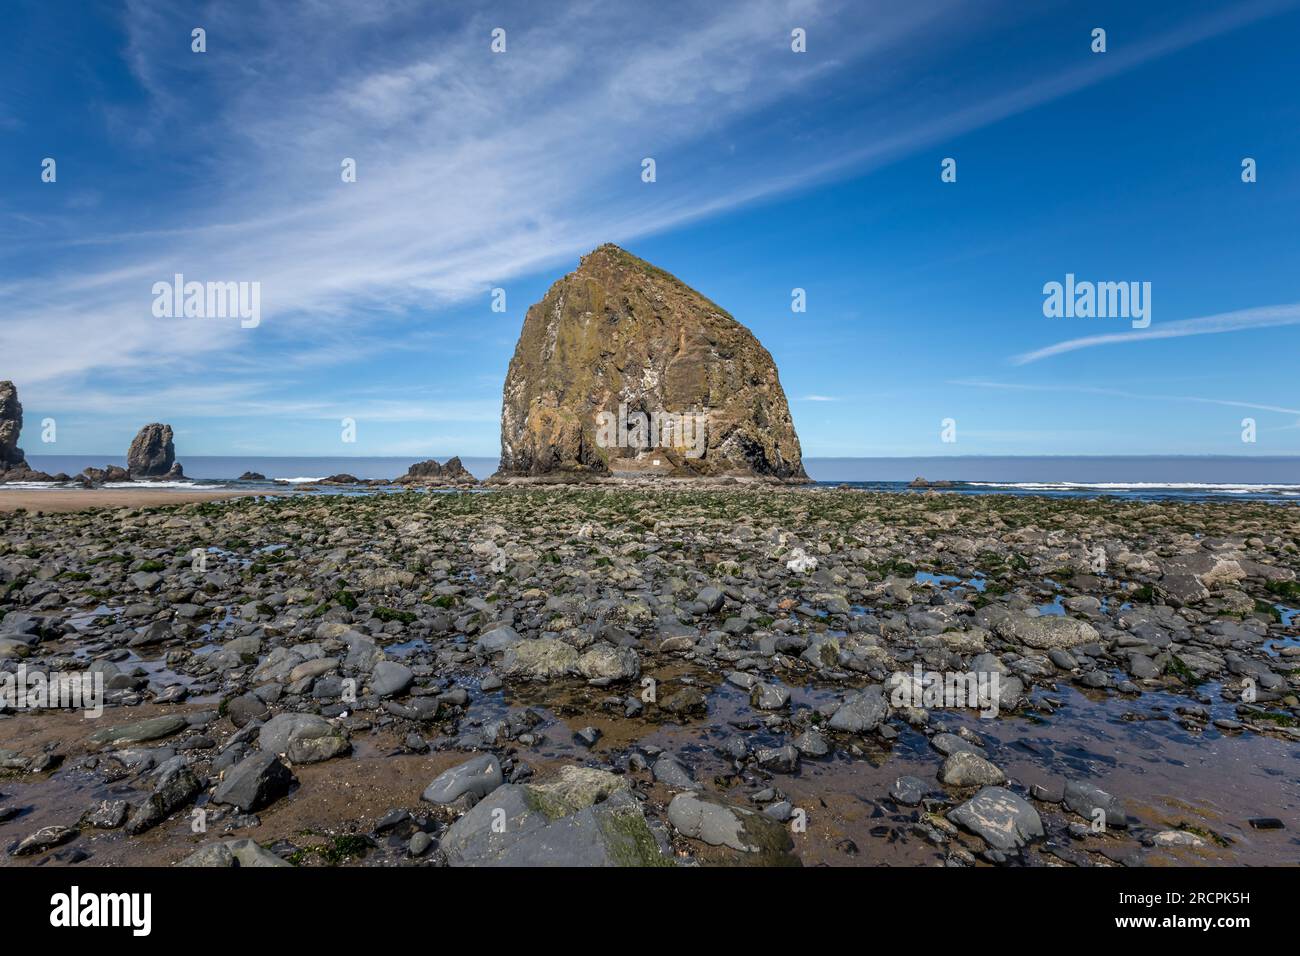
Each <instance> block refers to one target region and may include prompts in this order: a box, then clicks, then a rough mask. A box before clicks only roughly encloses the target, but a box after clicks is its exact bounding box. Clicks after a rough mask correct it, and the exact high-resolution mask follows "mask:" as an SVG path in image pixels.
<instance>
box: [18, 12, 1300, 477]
mask: <svg viewBox="0 0 1300 956" xmlns="http://www.w3.org/2000/svg"><path fill="white" fill-rule="evenodd" d="M86 6H87V7H88V9H86V10H83V11H81V12H79V13H77V14H76V15H74V14H73V13H71V12H70V11H71V9H72V7H70V6H65V5H63V4H48V3H36V2H19V3H17V4H9V5H7V7H6V11H5V16H6V18H7V23H6V30H5V31H4V33H3V36H0V80H2V82H0V90H3V93H0V137H3V141H4V148H3V149H2V150H0V180H2V181H3V182H4V184H5V188H4V189H3V190H0V378H11V379H13V380H14V381H15V382H16V383H17V385H18V387H19V391H20V396H21V398H22V401H23V404H24V406H25V409H26V418H27V427H26V429H25V430H24V435H23V442H22V444H23V446H24V447H25V448H26V450H27V452H28V454H29V455H31V454H59V453H62V454H92V453H104V454H121V452H122V450H124V449H125V447H126V445H127V444H128V443H129V441H130V439H131V436H132V435H133V434H134V432H135V431H136V429H137V428H138V427H139V426H140V425H141V424H143V423H145V422H147V421H155V420H161V421H167V422H170V423H171V424H172V425H173V426H174V427H175V429H176V432H177V439H176V441H177V450H178V455H179V457H181V459H182V460H183V459H184V457H185V455H186V454H190V455H204V454H234V455H240V454H247V455H258V454H263V455H293V454H304V455H305V454H316V455H333V454H339V455H345V454H348V455H351V454H355V455H403V456H407V455H409V456H425V455H437V456H446V455H451V454H461V455H494V454H496V452H497V451H498V449H499V432H498V416H499V413H500V400H501V384H502V381H503V380H504V376H505V371H506V367H507V365H508V363H509V360H510V356H511V353H512V351H513V348H514V342H515V338H516V336H517V334H518V331H519V326H520V324H521V322H522V319H523V313H524V311H525V310H526V308H527V307H528V305H530V304H531V303H533V302H535V301H536V300H538V299H539V298H540V297H541V296H542V294H543V293H544V292H545V290H546V288H547V287H548V286H549V285H550V283H551V282H553V281H554V280H555V279H556V278H558V277H559V276H561V275H563V274H564V273H566V272H568V271H570V270H571V269H572V268H574V267H575V266H576V264H577V260H578V257H579V256H580V255H582V254H583V253H585V252H587V251H589V250H590V249H591V248H593V247H595V246H597V245H599V244H600V243H602V242H607V241H612V242H617V243H619V244H621V245H623V246H625V247H626V248H628V249H629V250H631V251H633V252H634V253H636V254H637V255H640V256H642V257H643V258H645V259H648V260H649V261H651V262H653V263H655V264H656V265H658V266H660V267H662V268H664V269H667V270H669V271H670V272H673V273H675V274H676V275H678V276H679V277H681V278H682V279H683V280H684V281H686V282H687V283H689V284H691V285H692V286H694V287H695V288H697V289H699V290H700V291H701V292H703V293H704V294H705V295H707V296H709V297H710V298H711V299H713V300H714V301H716V302H718V303H719V304H721V305H723V306H724V307H725V308H727V309H728V310H729V311H731V312H732V314H733V315H735V316H736V317H737V318H738V319H739V320H740V321H742V322H744V323H745V324H746V325H747V326H748V327H749V328H750V329H752V330H753V331H754V333H755V334H756V335H757V336H758V337H759V339H760V341H762V342H763V344H764V345H765V346H766V347H767V348H768V349H769V350H770V351H771V352H772V354H773V355H774V357H775V358H776V361H777V364H778V368H779V369H780V373H781V379H782V382H783V384H784V386H785V389H786V393H787V395H788V397H789V399H790V403H791V409H792V411H793V414H794V419H795V424H796V427H797V429H798V432H799V435H800V438H801V441H802V443H803V447H804V453H805V455H808V456H853V455H864V456H874V455H929V454H961V455H979V454H989V455H993V454H1013V455H1014V454H1026V455H1044V454H1259V455H1279V454H1283V455H1285V454H1300V393H1298V390H1297V388H1296V385H1295V382H1296V380H1297V374H1296V365H1297V356H1300V241H1297V223H1300V175H1298V173H1300V160H1298V159H1297V156H1298V155H1300V100H1297V98H1296V97H1295V95H1294V94H1295V90H1296V89H1297V81H1298V80H1300V70H1298V69H1297V66H1296V59H1295V49H1296V45H1297V41H1298V40H1300V5H1298V4H1297V3H1296V2H1293V0H1246V2H1236V3H1205V2H1197V0H1180V2H1177V3H1174V2H1169V3H1165V2H1144V3H1141V4H1133V3H1128V2H1125V3H1106V2H1095V0H1094V2H1052V0H1044V2H1036V3H1033V4H1025V3H1023V2H1010V3H997V2H990V3H980V4H972V3H967V2H959V0H951V2H930V0H917V2H911V3H907V4H899V3H895V2H885V0H881V2H864V0H852V2H850V0H845V2H832V0H825V2H818V0H754V2H751V3H746V4H701V3H673V2H666V3H665V2H661V3H658V4H654V5H648V4H641V3H635V4H634V3H631V2H600V3H597V2H580V3H560V2H555V3H546V4H537V3H517V4H510V3H496V2H484V3H477V4H473V5H466V4H451V3H445V4H427V3H425V4H422V3H414V2H405V0H385V2H371V3H366V4H357V3H353V2H350V0H313V2H310V3H288V2H281V0H275V2H266V3H260V4H259V3H244V4H212V5H208V4H186V3H176V2H170V0H169V2H161V0H159V2H144V0H138V2H137V0H133V2H124V3H110V2H103V3H100V4H95V5H86ZM196 26H201V27H203V28H204V29H205V30H206V31H207V47H208V51H207V52H206V53H203V54H197V53H193V52H191V49H190V46H191V30H192V29H193V28H194V27H196ZM496 27H502V28H504V29H505V30H506V37H507V47H506V52H505V53H502V54H493V53H492V52H491V50H490V42H491V32H492V30H493V29H494V28H496ZM795 27H801V28H804V29H805V30H806V31H807V38H808V39H807V52H806V53H802V54H797V53H794V52H792V51H791V49H790V31H791V30H792V29H793V28H795ZM1095 27H1102V28H1105V29H1106V31H1107V37H1106V39H1107V51H1106V52H1105V53H1093V52H1092V51H1091V49H1090V45H1091V42H1092V40H1091V31H1092V30H1093V28H1095ZM45 157H53V158H54V159H55V160H56V162H57V180H56V181H55V182H53V183H45V182H42V181H41V163H42V160H43V159H44V158H45ZM345 157H350V158H353V159H355V160H356V162H357V169H358V177H357V182H355V183H344V182H342V181H341V177H340V162H341V161H342V159H343V158H345ZM645 157H653V158H654V159H655V161H656V164H657V181H656V182H654V183H644V182H642V180H641V162H642V159H643V158H645ZM945 157H952V158H954V159H956V161H957V181H956V182H955V183H944V182H942V181H941V178H940V164H941V161H942V160H943V159H944V158H945ZM1244 157H1252V158H1254V159H1255V160H1256V161H1257V164H1258V181H1257V182H1255V183H1252V184H1246V183H1243V182H1242V181H1241V162H1242V159H1243V158H1244ZM176 272H181V273H183V274H185V276H186V277H187V279H191V280H199V281H250V282H251V281H257V282H259V283H260V284H261V301H262V320H261V324H260V325H259V326H258V327H257V328H241V327H240V325H239V323H238V321H235V320H221V319H184V318H157V317H155V316H154V315H153V314H152V311H151V307H152V305H153V294H152V286H153V284H154V283H155V282H157V281H170V279H171V277H172V275H173V274H174V273H176ZM1067 273H1073V274H1075V275H1076V276H1077V277H1078V278H1079V279H1080V280H1093V281H1138V282H1150V283H1151V289H1152V293H1151V318H1152V322H1151V325H1150V327H1149V328H1147V329H1144V330H1136V329H1133V328H1132V327H1131V325H1130V322H1129V321H1128V320H1126V319H1122V318H1047V317H1045V316H1044V315H1043V309H1042V305H1043V285H1044V283H1047V282H1051V281H1064V279H1065V276H1066V274H1067ZM494 287H501V288H504V289H505V290H506V293H507V306H508V307H507V311H506V312H505V313H496V312H493V311H491V308H490V305H491V295H490V290H491V289H492V288H494ZM796 287H798V288H803V289H805V290H806V292H807V301H808V308H807V312H806V313H793V312H792V311H791V309H790V301H791V290H792V289H794V288H796ZM47 417H49V418H53V419H54V420H55V421H56V422H57V439H58V440H57V443H56V444H53V445H48V444H46V445H42V444H41V440H40V425H39V423H40V421H41V420H42V419H44V418H47ZM1245 417H1252V418H1254V419H1255V421H1256V427H1257V441H1256V442H1255V443H1254V444H1246V443H1243V442H1242V441H1241V432H1242V427H1241V421H1242V419H1243V418H1245ZM343 418H352V419H354V420H355V421H356V423H357V428H356V437H357V440H356V442H355V443H344V442H343V441H342V428H341V424H340V423H341V420H342V419H343ZM946 418H951V419H953V420H955V422H956V438H957V440H956V442H955V443H944V442H942V441H941V423H942V421H943V420H944V419H946Z"/></svg>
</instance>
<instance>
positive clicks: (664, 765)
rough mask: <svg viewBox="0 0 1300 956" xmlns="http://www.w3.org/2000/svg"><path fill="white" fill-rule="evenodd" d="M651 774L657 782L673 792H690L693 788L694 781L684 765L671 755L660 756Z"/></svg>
mask: <svg viewBox="0 0 1300 956" xmlns="http://www.w3.org/2000/svg"><path fill="white" fill-rule="evenodd" d="M651 772H652V773H653V774H654V778H655V779H656V780H657V781H659V782H660V783H662V784H663V785H664V786H666V787H670V788H671V789H673V790H690V789H692V788H693V787H694V786H695V780H694V778H693V777H692V776H691V772H690V771H689V770H688V769H687V768H686V765H685V764H683V763H682V762H681V761H680V760H678V759H677V758H676V757H674V756H673V755H672V754H663V755H661V756H660V757H659V759H658V760H656V761H655V763H654V767H653V769H652V771H651Z"/></svg>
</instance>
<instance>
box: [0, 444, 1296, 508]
mask: <svg viewBox="0 0 1300 956" xmlns="http://www.w3.org/2000/svg"><path fill="white" fill-rule="evenodd" d="M420 460H422V459H421V458H419V457H416V456H410V457H401V458H398V457H382V458H364V457H345V456H330V457H325V456H322V457H316V458H311V457H284V458H272V457H255V456H203V455H190V456H185V457H184V458H182V459H181V464H182V465H183V466H184V468H185V474H186V475H187V476H188V477H189V479H190V480H189V481H186V482H183V483H180V482H178V483H175V486H176V487H186V488H196V489H204V488H211V489H219V488H223V487H228V486H231V485H238V486H239V487H245V488H250V487H251V488H255V487H258V486H261V485H265V486H266V487H268V488H269V487H283V484H279V483H280V482H287V483H289V484H293V485H308V484H310V483H312V482H314V481H317V480H319V479H321V478H326V477H329V476H330V475H336V474H340V473H346V474H350V475H354V476H355V477H357V478H361V479H366V480H370V479H391V478H395V477H397V476H398V475H401V474H404V473H405V472H406V469H407V467H408V466H409V465H411V464H412V463H414V462H416V461H420ZM439 460H445V459H441V458H440V459H439ZM461 460H462V461H463V462H464V465H465V467H466V468H467V469H469V471H470V472H471V473H472V474H473V475H474V476H475V477H477V478H486V477H488V476H489V475H491V474H492V473H493V472H494V471H495V470H496V467H497V459H496V458H473V457H469V458H462V459H461ZM28 462H29V464H30V465H31V467H32V468H35V469H37V470H39V471H44V472H47V473H49V474H58V473H59V472H63V473H65V474H69V475H75V474H77V473H79V472H80V471H81V470H82V469H84V468H86V467H88V466H94V467H97V468H102V467H104V466H105V465H107V464H116V465H122V466H125V465H126V459H125V458H122V457H118V456H106V455H29V456H28ZM804 467H805V469H806V470H807V472H808V475H809V476H810V477H811V478H812V479H813V480H814V481H816V482H817V483H818V484H821V485H840V484H847V485H850V486H853V487H861V488H871V489H878V490H882V491H903V490H906V489H907V487H908V483H909V482H911V481H912V479H914V478H917V477H921V478H925V479H926V480H928V481H949V482H953V483H954V485H953V487H952V488H950V489H946V490H950V491H953V492H956V493H959V494H1015V495H1026V494H1028V495H1042V496H1048V497H1097V496H1113V497H1121V498H1137V499H1146V500H1158V499H1193V500H1204V499H1226V500H1243V499H1251V500H1265V501H1278V502H1286V501H1297V500H1300V457H1294V456H1290V457H1264V456H1250V457H1228V456H1223V457H1216V456H1115V457H1102V456H1096V457H1093V456H1043V457H1031V456H1005V457H982V456H945V457H928V458H805V459H804ZM245 472H257V473H260V474H263V475H265V476H266V478H267V480H266V482H242V481H239V480H238V478H239V476H240V475H242V474H244V473H245ZM159 486H160V485H159V484H158V483H151V487H159ZM161 486H162V487H166V486H167V485H166V483H164V484H163V485H161ZM3 487H4V486H2V485H0V488H3ZM11 487H12V486H11ZM21 487H33V485H24V486H21ZM36 487H50V486H49V485H39V486H36ZM314 491H316V492H318V493H334V494H338V493H349V492H350V493H357V489H347V488H330V489H314Z"/></svg>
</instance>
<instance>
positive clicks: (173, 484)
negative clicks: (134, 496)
mask: <svg viewBox="0 0 1300 956" xmlns="http://www.w3.org/2000/svg"><path fill="white" fill-rule="evenodd" d="M101 487H104V488H142V489H143V488H184V489H186V490H187V491H220V490H222V488H223V487H224V486H223V485H201V484H199V483H198V482H195V481H106V482H104V484H103V485H102V486H101Z"/></svg>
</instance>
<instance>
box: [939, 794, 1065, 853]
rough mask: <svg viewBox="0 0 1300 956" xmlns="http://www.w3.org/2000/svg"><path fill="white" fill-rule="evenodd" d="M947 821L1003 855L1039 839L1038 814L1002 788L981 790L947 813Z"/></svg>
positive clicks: (1041, 829)
mask: <svg viewBox="0 0 1300 956" xmlns="http://www.w3.org/2000/svg"><path fill="white" fill-rule="evenodd" d="M948 818H949V819H950V820H952V821H953V822H954V823H956V824H959V825H960V826H962V827H965V828H966V829H967V830H969V831H970V832H972V833H974V834H975V835H976V836H978V837H980V838H982V839H983V840H984V842H985V843H987V844H988V845H989V846H991V847H993V848H994V849H995V850H1001V851H1004V852H1005V851H1009V850H1016V849H1019V848H1020V847H1023V846H1025V845H1026V844H1028V843H1029V842H1030V841H1032V840H1035V839H1038V838H1039V837H1041V836H1043V821H1042V819H1041V818H1040V817H1039V816H1038V811H1037V810H1035V809H1034V808H1033V807H1032V806H1030V805H1029V804H1028V803H1026V802H1025V801H1024V800H1022V799H1021V798H1020V797H1018V796H1016V795H1015V794H1014V793H1012V792H1011V791H1010V790H1007V789H1004V788H1003V787H985V788H984V789H983V790H981V791H980V792H979V793H977V794H975V796H973V797H971V798H970V799H969V800H967V801H966V802H965V803H963V804H962V805H961V806H959V807H957V808H956V809H954V810H951V811H949V813H948Z"/></svg>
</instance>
